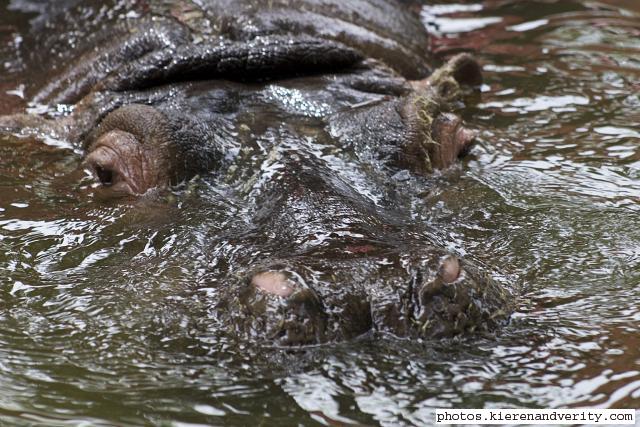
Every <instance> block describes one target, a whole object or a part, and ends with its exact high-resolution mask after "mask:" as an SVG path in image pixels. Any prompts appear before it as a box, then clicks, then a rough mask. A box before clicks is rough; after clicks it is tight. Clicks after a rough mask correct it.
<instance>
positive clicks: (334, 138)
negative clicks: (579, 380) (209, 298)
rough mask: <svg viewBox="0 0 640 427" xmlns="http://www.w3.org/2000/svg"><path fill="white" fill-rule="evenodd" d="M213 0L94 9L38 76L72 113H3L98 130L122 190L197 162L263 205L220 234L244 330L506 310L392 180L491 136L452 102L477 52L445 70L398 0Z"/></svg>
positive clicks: (491, 286)
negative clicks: (434, 239)
mask: <svg viewBox="0 0 640 427" xmlns="http://www.w3.org/2000/svg"><path fill="white" fill-rule="evenodd" d="M69 3H70V4H71V5H74V4H77V3H79V4H81V5H82V2H80V1H78V0H76V1H73V0H70V1H69ZM85 3H86V2H85ZM197 4H199V6H197V5H196V3H195V2H194V3H191V2H189V1H186V0H184V1H177V0H176V1H172V2H158V4H156V3H155V2H152V1H140V2H137V3H136V4H134V5H128V7H129V9H128V10H129V12H134V13H129V14H128V15H127V16H128V17H129V19H126V20H122V19H121V20H118V19H112V18H104V22H100V23H99V25H98V24H96V23H92V24H91V25H96V26H97V27H99V28H107V30H101V31H96V33H95V34H94V35H93V36H92V37H90V38H89V39H88V40H86V41H85V43H84V44H82V43H81V45H80V46H76V48H75V49H72V50H63V49H60V50H62V51H63V53H62V54H60V55H59V56H60V57H61V58H63V59H64V61H61V62H62V63H64V64H65V65H64V66H62V65H59V66H56V67H55V69H56V77H54V78H52V79H51V78H48V79H47V81H46V82H42V85H41V86H40V87H39V88H37V90H34V91H33V93H31V94H29V95H30V96H31V97H32V99H33V101H34V102H37V103H42V104H46V105H51V106H56V105H60V104H62V105H72V106H73V108H72V110H73V112H72V113H69V114H63V115H61V116H60V115H58V116H57V117H51V114H50V115H49V116H33V115H24V114H15V115H11V116H5V117H2V118H0V127H1V128H3V129H4V130H5V131H10V132H22V133H25V132H27V133H29V132H31V133H36V134H43V133H44V134H51V135H53V136H56V137H58V138H64V139H68V140H70V141H72V142H74V143H76V144H78V145H79V146H81V147H83V148H84V150H85V152H86V156H85V159H84V162H83V166H84V167H85V168H86V169H87V170H89V171H91V173H92V174H93V175H94V177H95V180H96V182H99V183H100V185H101V189H100V191H102V192H105V193H107V194H111V195H114V196H127V197H132V196H133V197H138V196H140V195H143V194H146V193H148V192H149V190H152V189H155V188H159V187H160V188H161V187H166V186H169V185H175V184H178V183H180V182H183V181H185V180H189V179H192V178H193V177H195V176H203V179H207V180H208V181H209V182H211V183H212V185H213V186H214V187H215V186H220V187H224V188H227V189H228V191H229V193H230V195H229V197H234V198H235V199H236V200H240V201H241V203H242V204H243V205H244V206H245V207H246V211H247V212H248V213H249V218H250V220H248V221H243V222H241V223H240V224H238V225H237V226H236V227H235V228H234V229H233V230H229V232H228V234H226V235H224V236H217V237H216V238H214V239H213V241H212V243H211V246H212V248H214V249H212V252H213V253H214V256H212V258H213V259H214V260H213V261H212V263H211V271H210V272H209V273H208V277H210V281H211V283H212V284H213V285H215V286H216V287H219V288H221V289H223V290H224V291H223V292H221V293H220V295H221V296H220V300H219V303H218V304H217V305H216V306H215V307H212V310H215V311H216V312H217V313H218V317H219V318H220V319H221V325H222V327H224V328H225V329H226V330H228V331H229V333H232V334H234V335H239V336H241V337H246V338H250V339H252V340H256V341H259V342H263V343H267V344H272V345H282V346H291V345H307V344H318V343H324V342H334V341H341V340H348V339H352V338H355V337H358V336H360V335H363V334H366V333H368V332H370V331H377V332H381V333H388V334H392V335H395V336H399V337H413V338H418V337H427V338H439V337H451V336H456V335H459V334H462V333H465V332H466V333H468V332H473V331H477V330H491V329H493V328H494V327H495V326H496V325H498V324H500V323H501V322H504V321H505V319H506V318H507V316H508V313H509V311H510V309H511V304H512V302H511V300H512V298H511V295H510V294H509V292H508V291H507V290H505V289H503V288H502V287H501V286H499V285H498V284H497V283H496V282H494V281H492V280H491V279H490V278H488V277H486V276H485V275H484V274H483V273H482V272H481V271H479V269H478V268H477V267H475V266H474V265H473V264H472V263H470V262H468V261H464V260H460V259H459V258H457V257H456V256H455V255H454V254H451V253H449V252H448V251H447V250H445V249H443V248H440V247H438V246H437V245H435V244H433V243H431V239H430V236H429V233H428V231H427V229H426V228H425V227H424V226H422V225H421V224H419V223H414V222H413V221H412V216H411V212H409V211H406V210H403V209H404V206H406V203H404V202H403V200H404V199H403V196H402V193H403V192H404V191H406V190H407V189H403V188H402V184H400V181H397V180H394V179H393V177H394V176H397V175H398V174H400V173H408V174H409V175H410V177H411V179H412V180H411V182H412V183H414V184H415V185H418V186H423V187H424V188H423V189H422V190H424V191H428V185H429V184H428V183H429V181H428V180H427V179H426V178H425V177H427V176H428V175H429V174H431V173H433V172H434V171H435V170H436V169H445V168H448V167H450V166H451V165H453V164H455V162H456V161H457V158H458V157H460V156H462V155H463V154H464V153H466V152H467V150H468V149H469V146H470V145H471V143H472V141H473V139H474V136H475V135H474V133H473V132H472V131H469V130H467V129H465V128H464V126H463V124H462V121H461V120H460V118H459V117H458V116H457V115H456V114H455V110H456V109H458V108H460V107H461V105H462V101H463V100H464V95H465V93H468V92H469V91H472V90H473V88H474V87H477V86H478V85H479V84H480V83H481V81H482V77H481V73H480V67H479V66H478V64H477V63H476V62H475V60H473V59H472V58H471V57H470V56H468V55H459V56H456V57H454V58H452V59H450V60H449V62H447V63H446V64H445V65H443V66H441V67H440V68H438V69H436V70H435V71H433V72H432V70H433V66H432V59H431V58H430V57H429V56H428V49H427V47H428V35H427V34H426V32H425V30H424V28H423V26H422V25H421V23H420V22H419V19H418V18H417V17H416V15H415V13H414V12H412V11H411V10H410V8H409V7H408V6H407V5H404V4H403V3H401V2H396V1H392V0H369V1H363V0H355V1H349V2H342V1H337V0H289V1H286V0H269V1H267V0H264V1H246V0H244V1H235V0H234V1H227V0H219V1H214V0H207V1H200V2H197ZM109 7H114V8H115V6H109ZM74 10H75V9H73V7H70V8H69V9H68V10H66V11H65V12H64V13H58V14H56V13H54V11H49V13H46V14H44V16H45V18H46V19H48V20H49V21H50V22H54V23H55V22H64V21H65V20H66V21H69V20H70V17H71V21H72V20H73V19H72V17H73V16H74V15H73V13H74ZM43 19H44V18H43ZM56 20H58V21H56ZM74 25H77V24H74ZM114 35H115V36H114ZM65 36H66V34H65V33H63V34H61V36H60V40H64V37H65ZM36 40H37V36H36ZM51 43H53V45H54V47H55V46H57V45H56V44H55V41H54V42H51ZM60 43H62V42H60ZM96 46H97V47H98V48H97V49H96V48H95V47H96ZM48 47H49V48H51V46H48ZM54 51H55V49H54ZM63 110H64V109H63ZM66 110H71V109H66ZM238 182H239V183H241V184H233V183H238ZM229 183H232V184H229ZM413 190H415V189H411V191H413ZM229 236H233V237H229ZM238 236H241V237H238ZM222 241H231V242H232V243H233V245H232V246H233V250H231V249H228V247H229V245H226V246H225V245H224V244H219V243H217V242H222ZM213 285H212V286H213Z"/></svg>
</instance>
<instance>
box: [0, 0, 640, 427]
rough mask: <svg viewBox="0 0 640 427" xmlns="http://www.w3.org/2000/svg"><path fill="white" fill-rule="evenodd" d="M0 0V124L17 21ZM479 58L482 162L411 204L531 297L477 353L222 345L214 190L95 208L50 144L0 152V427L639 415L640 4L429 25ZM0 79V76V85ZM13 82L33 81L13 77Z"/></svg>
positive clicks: (473, 113) (514, 12) (471, 16)
mask: <svg viewBox="0 0 640 427" xmlns="http://www.w3.org/2000/svg"><path fill="white" fill-rule="evenodd" d="M18 3H20V4H23V5H24V4H27V3H28V2H26V1H22V2H20V1H13V2H8V1H0V89H2V92H0V111H7V110H8V109H9V108H10V105H11V103H18V102H19V100H18V99H17V98H16V97H15V96H12V95H10V94H7V93H6V91H11V90H14V89H16V86H17V84H16V83H15V82H16V81H21V79H25V76H24V75H23V72H24V70H22V69H21V68H20V64H21V58H16V57H15V54H14V52H15V51H16V48H15V46H16V44H19V43H21V40H20V39H21V38H20V31H21V29H22V28H24V26H25V25H28V19H29V16H30V15H29V14H27V13H24V12H20V11H17V10H16V8H15V7H13V6H15V4H18ZM423 17H424V21H425V24H426V25H429V28H430V29H431V30H432V31H434V32H435V34H436V37H434V39H433V48H434V49H435V50H436V51H437V52H439V53H440V54H446V53H447V52H452V51H457V50H460V49H464V50H468V49H475V50H476V52H477V56H478V57H479V59H480V60H481V62H482V63H483V65H484V69H485V76H486V84H485V86H484V87H483V94H482V99H481V100H479V102H478V104H477V105H476V106H473V107H471V108H469V109H468V110H467V112H466V119H467V121H468V122H470V123H471V124H472V126H473V127H474V128H476V129H478V130H479V131H480V132H481V138H480V139H481V143H480V144H479V145H478V146H476V147H475V148H474V150H473V151H472V155H471V156H470V157H469V158H468V159H467V160H466V161H465V162H464V164H463V165H462V167H461V168H458V169H453V170H451V171H449V172H447V173H446V174H445V175H444V176H443V178H442V184H441V185H439V186H438V189H437V191H434V192H433V193H432V194H431V195H430V196H428V197H427V198H426V199H425V200H422V201H420V203H421V205H419V206H417V207H416V213H417V219H419V220H424V221H428V222H429V223H430V225H431V226H433V227H434V228H436V229H438V230H439V237H438V238H439V239H440V240H441V241H442V242H443V244H446V245H447V246H448V247H450V248H451V249H452V250H455V251H457V252H458V253H460V254H461V255H464V256H466V257H469V258H473V259H476V260H478V261H479V262H482V263H484V264H485V265H486V266H487V267H488V268H489V269H491V270H492V271H494V272H495V276H496V278H497V279H499V280H502V281H504V282H507V283H508V282H512V283H517V284H518V285H521V286H523V287H524V289H526V293H525V295H523V297H522V298H521V300H520V305H519V309H518V311H517V313H516V314H515V315H514V316H513V320H512V322H511V323H510V325H508V326H507V327H506V328H505V329H504V330H502V331H500V332H499V334H498V335H497V336H496V337H494V338H473V339H472V338H470V339H465V340H461V341H456V342H442V343H433V342H425V343H411V342H406V341H393V340H389V341H382V342H367V341H365V342H354V343H346V344H342V345H338V346H327V347H324V348H320V349H317V350H313V351H307V352H304V353H296V354H285V353H270V352H266V351H264V350H261V349H257V348H253V347H252V346H250V345H244V346H242V345H241V346H238V345H237V344H236V343H233V342H229V341H228V339H226V338H225V337H223V336H220V334H217V333H216V328H215V326H216V315H215V312H212V310H211V309H210V307H209V306H208V305H207V301H208V297H209V295H208V294H209V293H210V292H215V290H214V289H212V288H208V287H207V286H206V283H207V265H209V264H210V263H211V260H212V258H214V257H215V256H216V254H215V253H211V248H210V247H209V246H208V245H207V242H208V240H209V236H211V235H215V233H216V232H217V231H218V230H221V229H224V227H225V221H227V220H228V218H229V212H234V211H237V212H240V211H241V208H242V207H241V206H235V205H234V204H233V202H232V201H225V200H224V198H223V197H222V196H221V195H219V193H218V192H217V191H216V189H212V188H207V187H206V184H204V183H202V184H201V185H200V186H199V187H197V188H195V189H192V190H191V191H188V190H181V191H178V192H176V194H175V195H171V196H167V197H166V198H165V199H166V200H162V201H141V202H128V203H125V202H113V201H111V202H109V201H103V200H98V199H97V198H96V197H93V196H92V195H91V191H90V188H89V185H90V182H89V180H88V179H87V178H86V177H85V176H84V174H83V173H82V172H81V171H78V170H77V169H78V165H79V163H80V160H81V157H80V154H79V153H74V151H73V150H71V149H70V148H69V147H67V146H66V145H64V143H61V142H60V141H45V142H46V144H43V143H42V142H41V141H35V140H32V139H26V138H25V139H18V138H15V137H10V136H0V425H25V426H26V425H47V426H49V425H61V426H63V425H127V426H128V425H132V426H137V425H159V424H165V425H172V426H190V425H319V424H320V425H321V424H325V425H327V424H328V425H342V424H341V423H344V424H349V423H354V424H366V425H388V426H395V425H412V424H415V425H428V424H431V423H432V420H433V408H435V407H476V408H477V407H487V408H489V407H576V406H597V407H611V408H638V407H640V334H639V329H640V228H639V227H638V226H637V224H638V215H639V213H640V148H639V142H640V3H638V2H637V1H636V0H627V1H622V0H621V1H615V0H610V1H607V2H598V1H578V0H575V1H566V0H562V1H542V0H540V1H521V0H518V1H516V0H513V1H508V0H504V1H497V0H486V1H485V2H464V3H462V2H459V3H455V4H454V3H452V2H449V4H447V5H437V6H430V7H425V8H424V10H423ZM3 67H4V68H3ZM27 77H28V76H27Z"/></svg>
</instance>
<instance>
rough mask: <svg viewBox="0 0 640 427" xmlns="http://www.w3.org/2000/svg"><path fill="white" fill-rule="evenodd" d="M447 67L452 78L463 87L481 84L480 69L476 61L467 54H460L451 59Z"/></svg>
mask: <svg viewBox="0 0 640 427" xmlns="http://www.w3.org/2000/svg"><path fill="white" fill-rule="evenodd" d="M447 66H448V67H450V69H451V74H452V75H453V78H454V79H456V81H457V82H458V84H460V85H463V86H480V85H481V84H482V67H480V64H478V61H477V60H476V59H475V58H474V57H473V56H471V55H470V54H468V53H461V54H460V55H456V56H454V57H453V58H451V59H450V60H449V61H448V63H447Z"/></svg>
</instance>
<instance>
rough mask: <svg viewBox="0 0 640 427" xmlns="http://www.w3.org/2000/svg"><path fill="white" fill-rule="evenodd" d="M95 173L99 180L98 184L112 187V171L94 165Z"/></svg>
mask: <svg viewBox="0 0 640 427" xmlns="http://www.w3.org/2000/svg"><path fill="white" fill-rule="evenodd" d="M95 172H96V176H97V177H98V179H99V180H100V184H102V185H104V186H106V187H109V186H111V185H113V181H114V172H113V171H112V170H110V169H105V168H103V167H102V166H98V165H96V167H95Z"/></svg>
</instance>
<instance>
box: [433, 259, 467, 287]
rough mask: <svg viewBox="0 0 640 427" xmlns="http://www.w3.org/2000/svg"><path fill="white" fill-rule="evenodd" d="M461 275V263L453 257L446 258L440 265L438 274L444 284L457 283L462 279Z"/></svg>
mask: <svg viewBox="0 0 640 427" xmlns="http://www.w3.org/2000/svg"><path fill="white" fill-rule="evenodd" d="M461 273H462V268H461V266H460V261H459V260H458V258H456V257H454V256H452V255H449V256H447V257H445V258H444V259H443V260H442V262H441V263H440V270H439V271H438V274H439V275H440V277H441V278H442V281H443V282H444V283H453V282H455V281H456V280H457V279H458V277H460V274H461Z"/></svg>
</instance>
